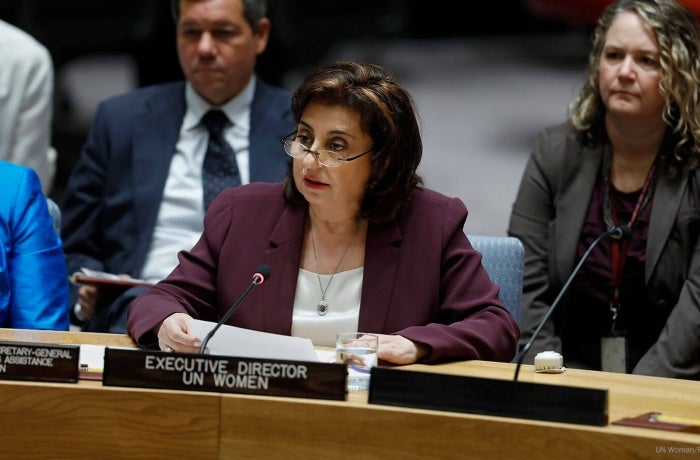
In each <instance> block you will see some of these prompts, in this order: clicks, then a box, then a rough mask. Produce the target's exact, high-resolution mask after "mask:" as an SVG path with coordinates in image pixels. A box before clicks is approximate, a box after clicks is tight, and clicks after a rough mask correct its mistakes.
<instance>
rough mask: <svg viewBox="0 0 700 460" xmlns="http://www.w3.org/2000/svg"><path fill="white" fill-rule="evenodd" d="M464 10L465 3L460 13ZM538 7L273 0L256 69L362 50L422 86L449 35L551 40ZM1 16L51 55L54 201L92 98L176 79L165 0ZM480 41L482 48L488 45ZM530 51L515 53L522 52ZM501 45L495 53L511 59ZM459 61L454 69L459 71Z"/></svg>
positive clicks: (17, 3) (27, 5)
mask: <svg viewBox="0 0 700 460" xmlns="http://www.w3.org/2000/svg"><path fill="white" fill-rule="evenodd" d="M527 1H528V2H529V1H530V0H527ZM463 8H466V9H467V10H468V11H467V12H466V13H462V12H460V11H458V9H459V10H461V9H463ZM541 13H542V12H538V13H537V14H535V13H534V12H533V11H532V9H531V8H530V6H529V4H528V3H525V0H523V1H521V0H505V1H482V2H460V3H457V2H440V3H432V2H425V1H418V0H354V1H338V0H271V1H270V12H269V16H270V18H271V20H272V23H273V28H272V36H271V39H270V43H269V46H268V50H267V51H266V53H265V54H264V55H263V56H262V57H261V58H260V60H259V62H258V73H259V75H260V76H261V77H262V78H263V79H265V80H267V81H269V82H272V83H276V84H279V85H282V86H286V87H288V88H289V89H290V90H293V89H294V87H295V86H296V84H297V83H298V80H299V78H301V77H302V76H303V75H304V74H305V73H306V72H307V71H308V70H309V69H311V68H313V67H314V66H316V65H318V64H319V63H322V62H324V61H327V60H332V59H336V58H350V59H352V58H362V59H366V60H372V61H376V62H377V63H379V64H382V63H383V62H382V61H386V62H389V61H396V64H395V67H396V69H397V71H398V70H400V69H401V68H404V69H408V67H409V66H411V65H415V66H417V67H421V68H423V70H427V72H426V73H427V75H426V76H424V77H420V78H421V82H425V83H427V84H429V82H430V80H431V79H433V78H435V77H438V78H436V81H440V79H441V78H443V77H444V76H445V73H450V72H452V71H453V70H452V69H451V67H450V65H448V66H447V67H445V66H441V67H440V68H438V67H436V68H435V72H440V75H437V74H435V73H431V71H430V68H429V67H426V66H429V65H430V64H425V63H424V62H425V59H426V51H425V49H430V51H428V52H427V54H428V55H429V56H428V57H427V59H436V58H438V57H439V55H441V54H443V50H444V55H445V56H448V54H449V53H450V52H452V51H449V50H450V49H451V50H454V48H455V43H456V42H457V43H459V42H460V41H463V40H468V41H470V43H473V42H474V41H475V40H476V41H479V40H482V39H484V40H491V39H498V37H510V38H511V39H512V38H513V37H515V42H516V43H519V44H524V43H528V42H527V41H526V40H521V39H525V38H527V37H530V36H542V35H543V34H544V35H545V36H547V35H551V36H552V40H558V38H557V37H559V36H560V35H561V34H566V33H567V30H569V29H571V27H572V26H571V24H567V23H565V22H563V21H561V20H560V19H555V18H551V17H547V16H546V15H543V14H541ZM0 19H3V20H5V21H7V22H10V23H13V24H15V25H17V26H18V27H20V28H22V29H24V30H26V31H27V32H29V33H30V34H32V35H33V36H34V37H35V38H37V39H38V40H39V41H40V42H41V43H43V44H44V45H45V46H46V47H47V48H48V49H49V51H50V52H51V55H52V57H53V60H54V69H55V72H56V98H55V107H54V120H53V137H52V144H53V146H54V147H55V148H56V150H57V152H58V164H57V175H56V179H55V181H54V189H53V192H52V193H51V195H52V197H53V198H54V199H55V200H56V201H58V202H59V203H61V199H62V193H63V189H64V187H65V183H66V181H67V179H68V176H69V174H70V172H71V170H72V167H73V165H74V164H75V161H76V160H77V158H78V156H79V154H80V149H81V147H82V145H83V143H84V141H85V136H86V134H87V131H88V129H89V126H90V122H91V116H92V113H93V110H94V109H95V107H96V104H97V103H98V102H99V101H100V100H102V99H104V98H106V97H109V96H111V95H113V94H117V93H119V92H123V91H127V90H129V89H133V88H134V87H138V86H145V85H149V84H153V83H158V82H163V81H170V80H175V79H179V78H181V76H182V75H181V72H180V69H179V66H178V63H177V57H176V53H175V36H174V34H175V32H174V26H173V22H172V18H171V16H170V5H169V1H167V0H0ZM576 27H577V28H581V26H576ZM583 27H584V28H585V27H586V26H585V25H584V26H583ZM442 43H444V44H445V46H444V47H443V46H442V45H441V44H442ZM477 46H479V45H477ZM527 46H529V45H526V47H527ZM480 48H481V49H482V50H483V52H486V53H488V52H489V49H490V48H489V46H480ZM414 50H415V51H414ZM532 52H533V50H532V49H526V48H522V49H520V50H518V51H517V53H518V55H520V56H522V55H523V54H528V53H530V54H532ZM500 53H501V54H500V55H499V57H498V59H504V60H506V61H507V60H508V59H509V57H508V54H506V55H504V54H502V52H500ZM436 55H437V56H436ZM533 55H534V54H533ZM557 58H558V59H564V60H566V59H567V58H570V59H576V60H577V62H580V54H579V53H574V54H571V53H560V54H558V56H557ZM467 61H468V60H467ZM467 61H464V62H467ZM493 61H494V58H487V62H491V63H493ZM457 65H458V63H457V62H455V67H454V72H455V75H459V72H461V70H459V68H458V67H456V66H457ZM409 73H410V72H409ZM414 74H416V75H418V73H416V72H414ZM421 75H423V73H421ZM457 84H459V83H457ZM415 86H416V89H417V90H418V91H419V92H420V89H419V87H418V85H417V84H416V85H415ZM457 88H458V87H457ZM431 97H432V96H431ZM461 116H462V114H456V115H453V118H454V117H461ZM457 134H458V133H455V135H457Z"/></svg>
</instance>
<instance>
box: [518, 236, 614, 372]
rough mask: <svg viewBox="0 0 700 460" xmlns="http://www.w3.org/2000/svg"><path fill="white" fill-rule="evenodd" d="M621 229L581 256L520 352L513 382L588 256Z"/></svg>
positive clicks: (596, 242)
mask: <svg viewBox="0 0 700 460" xmlns="http://www.w3.org/2000/svg"><path fill="white" fill-rule="evenodd" d="M619 228H620V227H613V228H612V229H610V230H608V231H607V232H605V233H601V234H600V235H599V236H598V238H596V239H595V240H594V241H593V243H591V245H590V246H588V249H586V252H585V253H583V256H581V260H579V261H578V264H577V265H576V267H575V268H574V269H573V271H572V272H571V275H569V278H568V279H567V280H566V283H564V286H563V287H562V288H561V290H560V291H559V294H558V295H557V298H556V299H554V302H552V305H550V306H549V309H547V312H546V313H545V314H544V316H543V317H542V319H541V320H540V322H539V324H538V325H537V329H535V332H533V333H532V336H531V337H530V340H528V341H527V343H526V344H525V346H523V349H522V350H520V353H519V354H518V360H517V365H516V366H515V376H514V377H513V381H517V380H518V374H519V373H520V366H521V365H522V364H523V360H524V359H525V355H526V354H527V352H528V351H530V347H532V344H533V343H534V342H535V339H536V338H537V337H538V336H539V335H540V331H542V328H543V327H544V325H545V323H547V320H549V317H550V316H552V313H554V310H556V308H557V305H559V301H560V300H561V298H562V297H564V294H565V293H566V291H567V290H568V289H569V285H570V284H571V282H572V281H573V280H574V278H575V277H576V275H577V274H578V271H579V270H580V269H581V267H582V266H583V263H584V262H585V261H586V259H588V256H589V255H590V253H591V251H592V250H593V248H595V247H596V246H597V245H598V243H599V242H600V241H601V240H602V239H603V238H605V237H606V236H612V237H613V238H615V236H613V232H616V231H618V229H619ZM619 231H620V232H622V233H621V234H620V236H618V237H617V238H616V239H619V238H622V237H623V236H624V230H619Z"/></svg>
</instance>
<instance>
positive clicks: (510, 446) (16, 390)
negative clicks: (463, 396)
mask: <svg viewBox="0 0 700 460" xmlns="http://www.w3.org/2000/svg"><path fill="white" fill-rule="evenodd" d="M0 340H4V341H31V342H40V343H41V342H43V343H74V344H81V343H88V344H98V345H114V346H133V345H134V343H133V341H132V340H131V339H130V338H129V337H127V336H123V335H115V334H94V333H80V332H55V331H20V330H9V329H0ZM405 368H406V369H407V370H420V371H425V372H438V373H444V374H455V375H470V376H476V377H488V378H499V379H512V377H513V372H514V365H513V364H510V363H493V362H485V361H464V362H457V363H449V364H441V365H431V366H428V365H411V366H405ZM520 378H521V379H522V380H523V381H530V382H539V383H548V384H553V385H569V386H580V387H590V388H602V389H608V390H609V416H610V417H609V418H610V421H611V422H612V421H614V420H617V419H619V418H622V417H631V416H637V415H640V414H642V413H645V412H650V411H661V412H664V413H667V414H672V415H677V416H685V417H695V418H697V417H698V414H700V382H693V381H687V380H678V379H662V378H658V377H645V376H634V375H627V374H612V373H606V372H595V371H584V370H575V369H569V370H567V371H566V372H565V373H563V374H537V373H535V372H533V371H532V366H523V367H522V369H521V372H520ZM0 412H1V413H2V416H1V417H0V420H2V422H0V424H2V425H0V427H1V428H4V429H0V445H2V446H3V452H4V453H5V455H7V456H8V458H37V459H43V458H71V459H79V458H94V457H95V456H96V455H99V456H100V457H103V458H122V457H127V456H128V457H133V458H139V459H149V458H186V457H193V458H200V459H226V458H234V457H235V458H268V457H269V458H290V459H295V458H299V459H302V458H303V459H307V458H344V457H349V456H351V455H352V456H353V457H358V458H359V457H361V458H382V459H392V458H402V459H423V458H448V459H449V458H455V459H457V458H459V459H463V458H515V459H519V458H522V459H526V458H527V459H531V458H568V459H576V458H586V459H588V458H606V459H608V458H650V457H654V458H684V459H688V458H695V457H697V456H700V435H698V434H691V433H680V432H671V431H661V430H651V429H644V428H634V427H625V426H618V425H611V424H609V425H608V426H604V427H591V426H582V425H573V424H563V423H552V422H540V421H533V420H524V419H514V418H507V417H491V416H484V415H476V414H463V413H454V412H441V411H431V410H422V409H411V408H401V407H389V406H381V405H372V404H367V393H366V392H351V393H349V397H348V400H346V401H326V400H315V399H301V398H280V397H272V396H251V395H239V394H218V393H206V392H187V391H173V390H152V389H141V388H118V387H104V386H102V385H101V383H100V382H95V381H80V382H79V383H77V384H58V383H36V382H16V381H0ZM3 425H4V426H3Z"/></svg>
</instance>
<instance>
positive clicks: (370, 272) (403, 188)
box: [128, 62, 519, 364]
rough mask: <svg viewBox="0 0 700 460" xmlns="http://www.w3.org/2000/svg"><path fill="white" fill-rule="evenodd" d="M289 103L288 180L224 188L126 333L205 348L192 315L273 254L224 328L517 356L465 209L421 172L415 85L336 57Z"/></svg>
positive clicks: (151, 343)
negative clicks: (367, 335)
mask: <svg viewBox="0 0 700 460" xmlns="http://www.w3.org/2000/svg"><path fill="white" fill-rule="evenodd" d="M292 112H293V114H294V117H295V120H296V121H297V129H296V131H294V132H293V133H291V134H290V135H288V136H287V137H285V138H284V139H282V144H283V147H284V151H285V152H286V153H287V154H288V155H289V156H290V157H292V160H290V168H289V171H288V173H287V176H286V178H285V181H284V183H279V184H261V183H257V184H250V185H247V186H243V187H238V188H236V189H230V190H226V191H224V192H223V193H221V194H220V195H219V196H218V197H217V198H216V200H215V201H214V202H213V203H212V205H211V207H210V208H209V210H208V211H207V214H206V217H205V225H204V232H203V234H202V237H201V239H200V240H199V242H198V243H197V244H196V245H195V246H194V247H193V248H192V250H190V251H186V252H182V253H181V254H180V256H179V258H180V261H179V265H178V266H177V267H176V268H175V270H174V271H173V272H172V273H171V274H170V275H169V276H168V277H167V278H166V279H165V280H163V281H162V282H160V283H158V284H157V285H156V286H154V287H153V288H151V289H150V290H149V291H148V292H146V293H144V294H143V295H142V296H141V297H139V298H137V299H136V301H135V302H134V303H133V304H132V307H131V310H130V312H129V320H128V330H129V333H130V334H131V336H132V337H133V338H134V339H135V340H136V341H137V342H138V343H139V345H141V346H143V347H152V348H155V347H160V348H161V349H164V350H167V349H172V350H175V351H179V352H197V351H198V350H199V346H200V342H201V340H202V339H203V337H195V336H194V335H193V334H192V333H190V332H189V331H190V329H189V325H188V322H189V321H190V319H191V318H192V317H194V318H198V319H202V320H207V321H217V320H218V319H219V318H220V317H222V316H223V315H224V314H225V313H226V311H227V310H228V309H229V307H230V306H231V305H232V303H233V302H234V301H235V300H236V299H237V297H238V296H239V295H240V294H241V292H243V290H244V289H245V288H246V286H247V285H248V284H249V283H250V280H251V277H252V273H253V272H254V271H255V268H256V267H257V266H258V265H260V264H262V263H264V264H267V265H269V266H270V267H271V269H272V272H273V274H272V276H271V277H270V279H269V281H266V282H265V285H264V286H261V287H259V288H257V289H256V290H253V291H251V292H250V295H249V296H248V297H247V298H246V299H245V301H244V302H243V304H242V305H241V306H240V308H238V309H237V310H236V311H235V313H234V314H233V315H232V316H231V317H230V318H229V320H228V324H231V325H234V326H238V327H243V328H247V329H254V330H260V331H265V332H271V333H276V334H285V335H293V336H299V337H307V338H309V339H311V340H312V342H313V343H314V345H316V346H334V345H335V336H336V333H338V332H343V331H356V330H359V331H362V332H372V333H377V334H379V335H380V342H379V351H378V353H379V359H380V360H384V361H386V362H391V363H396V364H409V363H413V362H416V361H421V362H436V361H446V360H463V359H483V360H494V361H510V360H511V359H512V358H513V356H514V354H515V350H516V343H517V340H518V337H519V329H518V326H517V323H516V322H515V320H514V319H513V318H512V316H511V315H510V314H509V312H508V311H507V310H506V309H505V308H504V307H503V306H502V305H501V302H500V301H499V299H498V286H496V285H495V284H493V283H492V282H491V281H490V279H489V276H488V274H487V272H486V271H485V269H484V268H483V266H482V265H481V255H480V254H479V253H478V252H477V251H475V250H474V249H473V248H472V246H471V244H470V243H469V241H468V240H467V237H466V235H465V234H464V231H463V229H462V228H463V225H464V222H465V220H466V217H467V209H466V207H465V206H464V204H463V203H462V202H461V201H460V200H459V199H457V198H448V197H446V196H444V195H441V194H439V193H437V192H435V191H431V190H429V189H426V188H423V187H422V181H421V178H420V177H419V176H418V175H417V174H416V169H417V167H418V164H419V163H420V159H421V155H422V141H421V137H420V132H419V126H418V121H417V117H416V113H415V111H414V107H413V102H412V99H411V97H410V95H409V94H408V93H407V92H406V91H405V90H404V89H403V88H401V87H400V86H399V85H397V84H396V83H394V81H393V80H392V78H391V77H390V76H389V75H387V74H386V73H385V72H384V70H383V69H382V68H380V67H378V66H374V65H363V64H357V63H349V62H347V63H336V64H334V65H330V66H328V67H325V68H322V69H320V70H318V71H317V72H315V73H313V74H312V75H310V76H309V77H308V78H307V79H306V81H305V82H304V83H303V84H302V85H301V86H300V87H299V88H298V89H297V91H296V93H295V94H294V98H293V101H292ZM280 150H282V149H280ZM280 154H282V151H280Z"/></svg>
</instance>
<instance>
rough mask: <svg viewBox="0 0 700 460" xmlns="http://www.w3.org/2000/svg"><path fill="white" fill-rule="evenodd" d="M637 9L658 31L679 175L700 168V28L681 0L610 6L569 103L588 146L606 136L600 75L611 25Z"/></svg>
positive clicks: (662, 85)
mask: <svg viewBox="0 0 700 460" xmlns="http://www.w3.org/2000/svg"><path fill="white" fill-rule="evenodd" d="M623 12H632V13H634V14H636V15H637V16H639V17H640V18H641V19H642V21H643V22H644V23H645V24H647V25H648V26H649V27H650V28H651V30H652V31H653V32H654V36H655V37H656V40H657V42H658V44H659V60H660V67H661V70H660V72H661V73H660V80H659V90H660V92H661V95H662V96H663V98H664V99H665V101H666V108H665V110H664V114H663V119H664V122H665V123H666V124H667V126H668V128H667V130H666V139H665V145H668V146H669V147H670V149H671V150H672V152H671V153H672V155H669V158H667V167H668V168H669V171H670V172H672V173H674V172H678V171H680V170H682V169H695V168H697V167H698V162H699V160H700V107H699V106H698V104H700V31H699V26H698V22H697V20H696V19H695V17H694V16H693V14H692V13H691V12H690V11H689V10H688V9H687V8H686V7H685V6H683V5H681V4H680V3H678V2H677V1H675V0H618V1H616V2H615V3H613V4H611V5H610V6H608V7H607V8H606V9H605V11H604V12H603V14H602V15H601V17H600V19H599V20H598V24H597V26H596V29H595V31H594V33H593V46H592V49H591V53H590V55H589V57H588V76H587V79H586V82H585V84H584V85H583V88H582V89H581V92H580V93H579V95H578V96H577V97H576V98H575V99H574V100H573V101H572V102H571V104H570V105H569V113H570V115H571V123H572V125H573V127H574V129H575V130H576V131H577V133H578V135H579V137H580V138H581V139H582V141H583V142H584V143H585V144H586V145H599V144H600V143H602V142H603V141H604V140H605V136H606V134H605V121H604V120H605V106H604V105H603V101H602V99H601V97H600V87H599V84H598V73H599V70H600V59H601V54H602V52H603V47H604V46H605V37H606V34H607V32H608V29H609V28H610V25H611V24H612V22H613V19H615V16H617V15H618V14H620V13H623Z"/></svg>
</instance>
